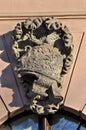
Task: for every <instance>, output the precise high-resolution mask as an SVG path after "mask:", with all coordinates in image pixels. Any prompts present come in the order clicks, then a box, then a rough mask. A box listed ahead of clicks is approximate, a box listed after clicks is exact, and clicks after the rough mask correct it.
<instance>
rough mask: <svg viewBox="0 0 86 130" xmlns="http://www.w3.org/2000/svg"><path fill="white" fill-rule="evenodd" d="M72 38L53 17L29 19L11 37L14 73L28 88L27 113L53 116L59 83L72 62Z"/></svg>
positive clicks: (58, 96) (59, 91) (59, 96)
mask: <svg viewBox="0 0 86 130" xmlns="http://www.w3.org/2000/svg"><path fill="white" fill-rule="evenodd" d="M72 41H73V37H72V35H71V33H70V32H69V30H68V28H67V26H64V25H62V23H61V22H59V20H58V19H57V18H56V17H29V18H28V19H27V20H26V21H24V22H22V23H18V24H17V25H16V27H15V30H14V34H13V46H12V49H13V51H14V54H15V57H16V62H17V71H18V75H20V78H21V80H22V81H23V84H24V83H25V84H27V86H28V90H27V94H26V95H27V97H28V100H29V102H30V109H31V110H32V111H34V112H36V113H38V114H48V113H55V112H56V111H57V110H58V109H59V106H60V105H61V103H62V100H63V98H64V97H63V96H62V94H61V92H62V79H63V75H64V74H66V73H67V72H68V70H69V69H70V67H71V64H72V61H73V54H72V52H73V43H72Z"/></svg>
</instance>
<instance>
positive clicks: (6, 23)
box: [0, 0, 86, 34]
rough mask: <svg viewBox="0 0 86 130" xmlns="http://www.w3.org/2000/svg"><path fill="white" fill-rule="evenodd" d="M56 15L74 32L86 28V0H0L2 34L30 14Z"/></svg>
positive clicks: (0, 28) (0, 27) (0, 32)
mask: <svg viewBox="0 0 86 130" xmlns="http://www.w3.org/2000/svg"><path fill="white" fill-rule="evenodd" d="M45 15H55V16H58V18H60V19H61V21H62V22H63V23H66V24H67V26H69V28H70V30H71V31H73V32H82V31H85V30H86V0H20V1H19V0H7V1H6V0H0V34H3V33H6V32H8V31H10V30H12V29H13V28H14V26H15V25H16V23H17V22H19V21H21V20H23V19H26V18H27V17H28V16H45Z"/></svg>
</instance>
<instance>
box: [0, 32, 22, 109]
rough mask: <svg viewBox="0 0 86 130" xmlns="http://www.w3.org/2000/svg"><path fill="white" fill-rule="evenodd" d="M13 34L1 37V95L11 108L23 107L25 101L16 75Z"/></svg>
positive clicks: (9, 33)
mask: <svg viewBox="0 0 86 130" xmlns="http://www.w3.org/2000/svg"><path fill="white" fill-rule="evenodd" d="M11 33H12V32H8V33H7V34H5V35H3V36H0V52H1V53H0V73H1V74H0V84H1V87H0V95H1V97H2V99H3V101H4V102H6V103H7V105H8V106H9V107H21V106H22V105H23V101H22V97H21V93H20V90H19V86H18V82H17V80H16V78H15V74H14V68H15V65H16V64H15V58H14V57H13V54H12V49H11V46H12V38H11ZM21 88H22V87H21Z"/></svg>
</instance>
